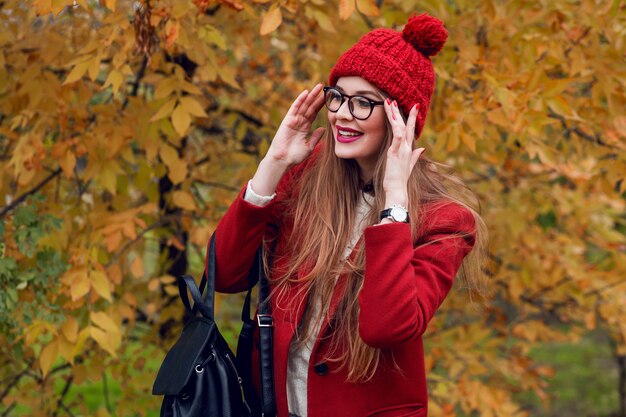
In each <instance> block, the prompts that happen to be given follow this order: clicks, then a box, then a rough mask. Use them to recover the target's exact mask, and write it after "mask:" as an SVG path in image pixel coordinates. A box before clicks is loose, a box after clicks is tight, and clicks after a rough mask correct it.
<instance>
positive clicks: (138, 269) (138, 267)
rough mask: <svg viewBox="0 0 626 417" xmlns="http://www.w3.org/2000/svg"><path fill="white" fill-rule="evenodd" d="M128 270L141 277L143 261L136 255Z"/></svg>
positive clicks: (136, 276)
mask: <svg viewBox="0 0 626 417" xmlns="http://www.w3.org/2000/svg"><path fill="white" fill-rule="evenodd" d="M130 272H131V273H132V274H133V276H134V277H135V278H141V277H143V273H144V270H143V262H142V261H141V259H140V258H139V257H136V258H135V259H134V260H133V262H132V263H131V264H130Z"/></svg>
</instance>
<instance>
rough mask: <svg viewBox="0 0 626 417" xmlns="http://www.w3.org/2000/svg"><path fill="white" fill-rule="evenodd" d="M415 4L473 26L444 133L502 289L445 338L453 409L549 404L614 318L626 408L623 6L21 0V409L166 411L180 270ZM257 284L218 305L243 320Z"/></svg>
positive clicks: (15, 7)
mask: <svg viewBox="0 0 626 417" xmlns="http://www.w3.org/2000/svg"><path fill="white" fill-rule="evenodd" d="M415 12H418V13H419V12H429V13H430V14H432V15H435V16H437V17H439V18H440V19H442V20H443V21H444V22H445V23H446V26H447V29H448V31H449V39H448V42H447V44H446V46H445V48H444V49H443V51H442V52H441V53H440V54H439V55H437V56H436V57H435V58H434V60H435V69H436V71H437V76H438V81H437V88H436V93H435V97H434V99H433V103H432V107H431V110H430V116H429V121H428V124H427V126H426V129H425V131H424V133H423V135H422V139H420V141H421V142H422V145H423V146H425V147H426V148H427V149H428V152H427V155H429V157H430V158H432V159H433V160H436V161H440V162H443V163H447V164H450V165H453V166H454V167H456V168H457V170H458V171H459V173H460V175H461V176H462V177H463V178H465V179H466V180H467V181H468V182H469V183H470V184H471V186H472V188H473V189H474V190H475V191H476V192H477V193H478V195H479V197H480V200H481V202H482V210H483V215H484V217H485V219H486V222H487V224H488V226H489V229H490V239H491V247H490V253H489V255H490V264H489V265H486V266H485V270H486V273H487V274H488V276H489V280H488V285H487V287H488V291H487V293H486V294H485V295H484V297H483V298H481V297H480V296H478V295H477V294H475V293H473V291H472V290H471V289H470V290H469V291H468V290H467V289H465V288H462V286H460V285H459V286H457V287H456V288H455V289H454V291H453V292H452V293H451V295H450V296H449V298H448V299H447V300H446V302H445V303H444V305H443V307H442V309H441V311H440V312H439V313H438V314H437V316H436V317H435V319H434V320H433V322H432V323H431V326H430V329H429V332H428V334H427V338H426V345H427V348H428V351H429V352H428V356H427V362H426V364H427V370H428V375H429V387H430V393H431V401H430V405H429V408H430V410H431V414H432V415H433V416H455V415H458V416H463V415H465V416H469V415H480V416H485V417H490V416H501V417H508V416H515V417H518V416H519V417H521V416H527V415H529V413H530V412H532V411H536V410H531V409H530V408H528V405H527V404H524V402H523V400H520V397H519V395H518V394H519V393H524V392H526V393H527V392H531V393H534V394H533V395H535V396H536V397H537V398H539V399H540V400H541V402H542V404H543V407H544V410H547V409H549V405H550V402H551V400H552V399H551V398H550V396H549V394H548V392H547V387H548V386H549V383H550V376H551V375H552V373H553V371H552V370H551V369H550V367H548V366H545V365H541V364H536V363H533V361H532V360H531V358H530V356H529V352H530V351H531V349H532V348H533V347H534V346H535V345H536V344H537V343H542V342H547V341H572V342H575V341H576V340H578V339H580V338H582V337H584V336H585V335H586V334H588V333H589V332H590V331H592V330H593V329H596V328H601V329H603V330H604V331H606V332H607V333H608V334H609V335H610V337H611V343H612V349H613V352H614V355H615V358H616V366H621V369H622V375H623V377H622V378H623V380H622V385H621V388H619V387H617V386H616V387H615V389H616V390H618V389H620V390H621V392H620V395H621V396H620V400H621V410H620V412H621V414H619V415H620V416H626V364H625V362H626V359H625V358H626V325H625V324H624V323H626V281H625V280H624V276H626V214H625V213H626V210H625V204H626V200H625V197H626V194H625V191H626V181H625V180H624V177H625V176H626V175H625V174H626V152H625V150H626V144H625V140H626V116H624V109H625V108H626V103H625V101H626V94H625V93H626V92H625V91H624V90H625V83H626V66H624V48H625V42H626V29H625V28H626V5H625V4H624V1H622V0H616V1H600V2H595V1H591V0H578V1H574V2H572V1H565V0H555V1H554V2H551V3H545V2H544V3H541V4H535V3H533V2H513V1H512V2H499V1H495V0H487V1H482V2H462V1H449V2H438V1H429V0H427V1H417V0H402V1H401V0H388V1H382V0H378V1H376V2H374V1H373V0H339V1H328V0H283V1H274V0H257V1H243V0H193V1H188V0H159V1H156V0H143V1H132V2H131V1H116V0H100V1H99V2H96V1H88V0H76V1H73V0H34V1H31V2H21V1H15V0H7V1H3V2H0V27H1V30H0V47H1V48H2V49H1V51H2V53H0V192H1V195H2V200H1V203H0V204H2V206H1V208H0V219H1V221H2V222H1V223H0V236H2V239H0V284H1V285H2V288H3V292H2V296H1V297H0V328H1V329H2V333H1V334H0V352H1V353H2V355H1V359H0V360H1V365H2V366H1V367H0V381H1V382H0V384H1V386H0V399H1V400H2V405H1V406H0V407H3V408H1V409H0V410H1V411H2V415H30V416H49V415H54V416H57V415H64V414H65V415H70V416H71V415H93V414H94V413H97V414H98V415H101V416H105V415H112V414H114V415H119V416H126V415H142V416H144V415H147V414H152V415H154V413H155V412H156V410H158V407H159V399H158V398H153V397H151V396H150V394H149V392H150V388H151V385H152V382H153V380H154V377H155V374H156V373H155V372H156V369H155V366H158V364H159V361H160V359H161V358H162V357H163V356H164V352H165V351H166V349H167V348H168V347H169V346H171V344H172V342H173V340H174V339H175V337H176V336H177V335H178V333H179V331H180V329H181V324H182V321H181V319H182V309H181V306H180V303H179V302H177V301H176V298H175V297H176V294H177V288H176V285H175V276H177V275H179V274H181V273H184V272H190V273H193V274H195V275H196V276H198V277H199V276H200V274H201V272H202V259H203V256H204V251H205V246H206V244H207V242H208V239H209V236H210V233H211V232H212V231H213V230H214V228H215V225H216V222H217V221H218V220H219V219H220V218H221V216H222V214H223V212H224V210H225V209H226V207H227V206H228V205H229V204H230V202H231V201H232V200H233V198H234V197H235V195H236V193H237V192H238V191H239V190H240V188H241V187H242V185H243V184H245V182H246V181H247V180H248V179H249V178H250V177H251V176H252V175H253V173H254V170H255V169H256V164H257V163H258V161H259V158H260V157H262V155H263V154H264V152H265V151H266V150H267V148H268V146H269V142H270V141H271V138H272V137H273V133H274V131H275V129H276V128H277V126H278V125H279V123H280V121H281V119H282V117H283V114H284V113H285V111H286V109H287V108H288V106H289V104H290V103H291V101H292V100H293V99H294V98H295V96H296V95H297V94H298V93H299V92H300V91H301V90H303V89H305V88H310V87H311V86H313V85H314V84H315V83H317V82H324V81H325V80H326V77H327V76H328V73H329V71H330V68H331V67H332V65H333V63H334V62H335V60H336V59H337V57H338V56H339V54H340V53H342V52H343V51H344V50H346V49H347V48H348V47H349V46H350V45H352V44H353V43H354V42H355V41H356V40H357V39H358V38H359V37H360V36H361V35H362V34H364V33H366V32H367V31H369V30H371V29H372V28H375V27H381V26H385V27H395V28H400V27H401V25H402V24H404V23H405V22H406V21H407V18H408V16H409V15H410V14H412V13H415ZM323 118H324V115H321V116H320V121H319V123H320V124H322V123H323ZM470 298H472V299H473V300H474V301H473V302H470V301H469V300H470ZM237 301H238V298H237V297H228V298H219V299H218V309H219V311H220V323H222V329H223V330H224V332H225V333H226V334H229V335H231V336H233V335H234V334H236V332H237V331H238V325H237V320H238V312H237V309H238V303H237ZM231 341H234V337H231ZM618 364H619V365H618ZM94 383H97V386H99V387H102V389H103V390H102V401H101V403H100V404H98V405H93V404H87V403H86V402H85V401H83V397H82V396H83V395H84V394H83V391H81V388H82V387H85V386H87V385H90V384H92V385H93V384H94ZM542 413H543V412H542ZM544 414H545V413H544Z"/></svg>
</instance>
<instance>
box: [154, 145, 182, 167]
mask: <svg viewBox="0 0 626 417" xmlns="http://www.w3.org/2000/svg"><path fill="white" fill-rule="evenodd" d="M159 156H160V157H161V160H162V161H163V163H164V164H165V165H168V166H169V165H172V164H174V162H176V161H178V159H179V158H178V151H177V150H176V149H174V147H173V146H170V145H163V146H161V149H159Z"/></svg>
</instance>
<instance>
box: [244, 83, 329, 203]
mask: <svg viewBox="0 0 626 417" xmlns="http://www.w3.org/2000/svg"><path fill="white" fill-rule="evenodd" d="M321 91H322V84H317V85H316V86H315V87H313V89H312V90H311V91H308V90H304V91H303V92H302V93H300V95H299V96H298V97H297V98H296V99H295V101H294V102H293V103H292V104H291V107H289V111H288V112H287V115H285V118H284V119H283V121H282V123H281V124H280V127H279V128H278V130H277V131H276V135H275V136H274V139H273V140H272V143H271V145H270V147H269V149H268V150H267V154H266V155H265V158H263V160H262V161H261V163H260V164H259V167H258V168H257V170H256V173H255V174H254V177H253V178H252V189H253V190H254V192H255V193H257V194H259V195H263V196H269V195H272V194H273V193H274V191H275V190H276V187H277V186H278V183H279V181H280V179H281V178H282V176H283V174H284V173H285V172H286V171H287V170H288V169H289V168H291V167H292V166H293V165H296V164H299V163H300V162H302V161H304V160H305V159H306V158H307V157H308V156H309V155H311V153H312V152H313V149H315V145H317V143H318V142H319V140H320V138H321V137H322V135H323V134H324V128H318V129H315V131H314V132H313V133H312V134H311V137H310V138H309V137H308V136H309V133H310V131H311V126H312V125H313V121H314V120H315V117H316V116H317V113H318V112H319V111H320V109H321V108H322V106H323V105H324V95H323V94H320V93H321Z"/></svg>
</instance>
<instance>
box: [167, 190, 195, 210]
mask: <svg viewBox="0 0 626 417" xmlns="http://www.w3.org/2000/svg"><path fill="white" fill-rule="evenodd" d="M172 201H174V204H175V205H176V206H178V207H180V208H183V209H185V210H189V211H193V210H195V209H196V208H197V207H196V203H195V202H194V200H193V197H192V196H191V194H189V193H188V192H187V191H181V190H179V191H174V194H173V195H172Z"/></svg>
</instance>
